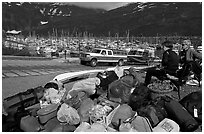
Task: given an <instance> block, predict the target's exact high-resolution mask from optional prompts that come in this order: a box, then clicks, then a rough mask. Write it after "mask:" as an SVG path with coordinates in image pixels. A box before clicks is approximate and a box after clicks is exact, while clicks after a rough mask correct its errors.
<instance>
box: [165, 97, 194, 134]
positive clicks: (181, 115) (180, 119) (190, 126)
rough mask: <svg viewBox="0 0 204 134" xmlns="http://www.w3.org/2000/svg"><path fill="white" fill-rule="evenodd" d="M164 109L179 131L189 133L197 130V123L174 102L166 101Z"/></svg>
mask: <svg viewBox="0 0 204 134" xmlns="http://www.w3.org/2000/svg"><path fill="white" fill-rule="evenodd" d="M165 109H166V111H167V113H168V115H169V116H168V118H169V119H172V120H174V121H175V122H176V123H178V124H179V126H180V128H181V131H184V132H190V131H194V130H196V129H197V128H198V122H197V121H196V120H195V119H194V118H193V117H192V116H191V115H190V113H189V112H188V111H187V110H186V109H185V108H184V107H183V106H182V105H181V104H180V103H179V102H177V101H175V100H169V101H166V102H165Z"/></svg>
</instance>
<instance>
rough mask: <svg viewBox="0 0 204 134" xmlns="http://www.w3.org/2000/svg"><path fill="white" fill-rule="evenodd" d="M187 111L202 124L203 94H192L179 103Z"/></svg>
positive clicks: (198, 92)
mask: <svg viewBox="0 0 204 134" xmlns="http://www.w3.org/2000/svg"><path fill="white" fill-rule="evenodd" d="M179 103H180V104H181V105H182V106H183V107H185V109H186V110H187V111H188V112H189V113H190V114H191V115H192V116H193V117H194V118H195V119H196V120H197V121H198V122H199V123H200V124H202V92H201V91H197V92H192V93H190V94H188V95H187V96H185V97H184V98H183V99H181V100H180V101H179Z"/></svg>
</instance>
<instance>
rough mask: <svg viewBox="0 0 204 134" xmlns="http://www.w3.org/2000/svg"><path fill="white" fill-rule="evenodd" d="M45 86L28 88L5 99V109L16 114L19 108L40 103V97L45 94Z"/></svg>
mask: <svg viewBox="0 0 204 134" xmlns="http://www.w3.org/2000/svg"><path fill="white" fill-rule="evenodd" d="M43 91H44V88H43V87H41V86H40V87H37V88H34V89H28V90H26V91H25V92H20V93H18V94H15V95H13V96H10V97H7V98H5V99H4V100H3V107H4V110H5V111H6V112H7V113H8V114H11V115H14V114H15V113H16V111H17V110H18V109H22V110H24V109H25V108H27V107H29V106H32V105H34V104H37V103H39V99H40V98H41V97H42V96H43Z"/></svg>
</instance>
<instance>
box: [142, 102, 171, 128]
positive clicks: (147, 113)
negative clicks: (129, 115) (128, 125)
mask: <svg viewBox="0 0 204 134" xmlns="http://www.w3.org/2000/svg"><path fill="white" fill-rule="evenodd" d="M138 115H140V116H143V117H147V118H148V119H149V121H150V123H151V125H152V127H155V126H156V125H157V124H158V123H159V122H161V121H162V120H163V119H164V118H166V117H168V115H167V112H166V110H165V109H164V108H163V107H161V106H155V105H148V106H146V107H142V108H140V109H139V110H138Z"/></svg>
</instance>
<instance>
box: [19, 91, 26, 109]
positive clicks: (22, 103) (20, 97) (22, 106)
mask: <svg viewBox="0 0 204 134" xmlns="http://www.w3.org/2000/svg"><path fill="white" fill-rule="evenodd" d="M18 96H19V99H20V104H21V108H22V110H25V107H24V101H23V98H22V93H19V94H18Z"/></svg>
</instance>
